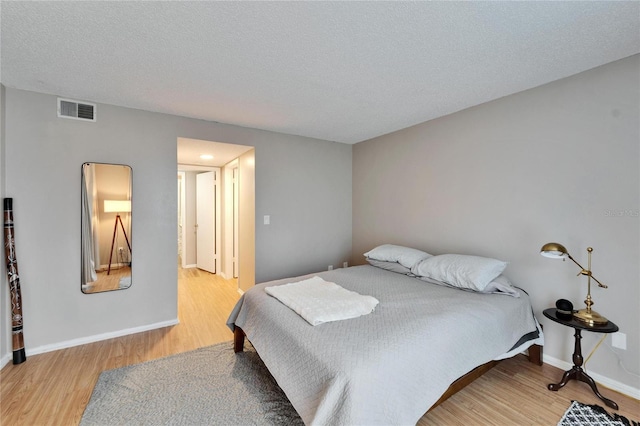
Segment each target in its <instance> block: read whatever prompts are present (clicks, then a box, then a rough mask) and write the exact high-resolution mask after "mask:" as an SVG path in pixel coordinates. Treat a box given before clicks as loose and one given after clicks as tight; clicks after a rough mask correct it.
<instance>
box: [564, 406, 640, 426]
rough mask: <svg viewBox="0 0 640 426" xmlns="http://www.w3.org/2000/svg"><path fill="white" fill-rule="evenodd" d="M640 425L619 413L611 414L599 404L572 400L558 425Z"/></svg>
mask: <svg viewBox="0 0 640 426" xmlns="http://www.w3.org/2000/svg"><path fill="white" fill-rule="evenodd" d="M609 425H611V426H640V425H638V422H637V421H633V420H629V419H627V418H626V417H624V416H620V415H618V414H615V413H614V414H609V413H608V412H607V410H605V409H604V408H602V407H600V406H599V405H586V404H583V403H581V402H578V401H572V402H571V405H570V406H569V409H568V410H567V412H566V413H564V416H562V419H560V422H558V426H609Z"/></svg>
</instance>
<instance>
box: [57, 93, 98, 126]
mask: <svg viewBox="0 0 640 426" xmlns="http://www.w3.org/2000/svg"><path fill="white" fill-rule="evenodd" d="M58 117H62V118H73V119H75V120H84V121H96V104H91V103H89V102H80V101H74V100H73V99H62V98H58Z"/></svg>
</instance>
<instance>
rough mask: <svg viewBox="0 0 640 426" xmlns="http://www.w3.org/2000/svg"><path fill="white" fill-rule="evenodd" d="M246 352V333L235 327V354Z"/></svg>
mask: <svg viewBox="0 0 640 426" xmlns="http://www.w3.org/2000/svg"><path fill="white" fill-rule="evenodd" d="M243 350H244V331H243V330H242V329H241V328H240V327H238V326H235V327H234V329H233V352H235V353H238V352H242V351H243Z"/></svg>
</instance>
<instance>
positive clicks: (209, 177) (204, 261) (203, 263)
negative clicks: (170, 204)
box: [196, 172, 218, 274]
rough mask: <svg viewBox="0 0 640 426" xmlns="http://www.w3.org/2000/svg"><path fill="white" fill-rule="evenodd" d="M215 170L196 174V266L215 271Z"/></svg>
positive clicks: (216, 195)
mask: <svg viewBox="0 0 640 426" xmlns="http://www.w3.org/2000/svg"><path fill="white" fill-rule="evenodd" d="M217 189H218V188H217V181H216V172H207V173H199V174H198V175H196V266H197V267H198V268H199V269H203V270H205V271H208V272H211V273H212V274H215V273H216V264H217V260H218V254H217V253H218V250H216V200H217V198H218V194H217Z"/></svg>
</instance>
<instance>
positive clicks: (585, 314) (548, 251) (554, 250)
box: [540, 243, 609, 326]
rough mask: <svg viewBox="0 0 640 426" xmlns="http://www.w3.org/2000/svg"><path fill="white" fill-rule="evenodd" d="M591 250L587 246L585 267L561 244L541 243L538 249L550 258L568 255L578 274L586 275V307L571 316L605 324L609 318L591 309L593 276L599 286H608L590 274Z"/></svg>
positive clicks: (584, 320) (597, 323)
mask: <svg viewBox="0 0 640 426" xmlns="http://www.w3.org/2000/svg"><path fill="white" fill-rule="evenodd" d="M592 252H593V249H592V248H591V247H587V253H589V263H588V265H587V269H585V268H583V267H582V265H580V264H579V263H578V262H576V260H575V259H574V258H573V257H571V255H570V254H569V252H568V251H567V249H566V248H565V247H564V246H563V245H562V244H558V243H547V244H545V245H543V246H542V248H541V249H540V254H541V255H543V256H545V257H548V258H551V259H562V260H563V261H564V260H565V259H566V258H567V257H568V258H569V259H571V261H573V263H575V264H576V265H578V267H579V268H580V269H581V271H580V272H579V273H578V275H586V276H587V298H586V299H585V301H584V303H585V304H586V305H587V308H586V309H580V310H579V311H577V312H574V313H573V318H575V319H576V320H578V321H581V322H584V323H587V324H589V325H592V326H597V325H605V324H607V323H608V322H609V320H607V319H606V318H605V317H603V316H602V315H600V314H599V313H597V312H596V311H594V310H592V309H591V306H592V305H593V299H591V279H592V278H593V280H594V281H595V282H596V283H598V286H599V287H602V288H608V286H606V285H604V284H602V283H601V282H600V281H598V280H597V279H596V277H594V276H593V275H592V274H591V253H592Z"/></svg>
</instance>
